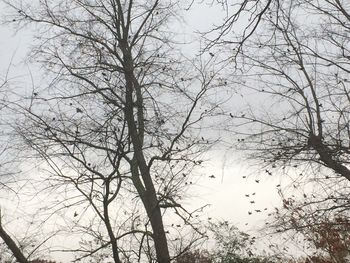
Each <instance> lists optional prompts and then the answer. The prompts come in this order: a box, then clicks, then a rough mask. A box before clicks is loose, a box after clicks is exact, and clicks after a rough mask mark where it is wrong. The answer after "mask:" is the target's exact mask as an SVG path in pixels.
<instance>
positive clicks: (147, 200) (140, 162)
mask: <svg viewBox="0 0 350 263" xmlns="http://www.w3.org/2000/svg"><path fill="white" fill-rule="evenodd" d="M127 50H128V49H127V48H126V47H124V61H125V64H124V67H125V68H124V69H125V82H126V96H125V102H126V103H125V117H126V120H127V124H128V129H129V134H130V137H131V141H132V145H133V148H134V160H135V161H136V164H137V165H136V166H137V168H136V169H138V170H139V172H140V175H141V178H142V182H143V185H144V187H140V186H138V185H135V188H136V189H137V191H138V193H139V194H140V196H141V199H142V202H143V205H144V207H145V209H146V212H147V216H148V218H149V220H150V222H151V227H152V232H153V241H154V245H155V249H156V254H157V261H158V262H159V263H169V262H170V254H169V249H168V243H167V238H166V234H165V230H164V224H163V218H162V214H161V210H160V207H159V205H158V199H157V195H156V191H155V188H154V185H153V181H152V178H151V175H150V171H149V167H148V165H147V162H146V160H145V157H144V153H143V134H144V130H143V123H144V119H143V99H142V92H141V91H140V86H139V85H138V83H137V82H136V80H135V77H134V73H133V70H134V69H133V63H132V57H131V54H130V53H129V51H127ZM134 94H136V103H134V98H133V96H134ZM140 96H141V97H140ZM134 104H135V106H136V107H137V113H136V116H134ZM135 118H137V123H138V124H139V126H137V125H136V120H135ZM134 182H136V180H134Z"/></svg>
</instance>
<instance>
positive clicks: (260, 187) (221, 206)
mask: <svg viewBox="0 0 350 263" xmlns="http://www.w3.org/2000/svg"><path fill="white" fill-rule="evenodd" d="M218 10H219V9H215V8H212V7H209V6H204V7H203V5H202V7H201V8H195V9H193V10H192V11H189V12H188V13H187V16H188V17H187V23H188V25H189V29H188V32H190V29H191V28H192V30H200V31H205V30H206V29H208V28H209V27H210V26H211V25H212V24H213V23H216V22H219V21H220V13H219V11H218ZM0 12H1V15H3V14H4V9H3V8H2V4H1V3H0ZM31 40H32V39H31V35H30V32H27V33H25V31H21V32H20V33H19V34H17V35H15V33H14V30H13V29H11V28H10V27H8V26H6V25H3V26H0V58H1V59H0V73H1V74H2V75H4V74H5V73H6V71H7V70H8V69H9V65H10V64H11V59H12V65H11V67H10V71H9V78H10V79H12V81H14V82H16V85H20V84H21V83H23V85H25V84H24V83H26V81H27V80H28V77H29V71H28V69H27V68H26V66H25V65H24V64H23V62H24V61H25V55H26V53H27V51H28V50H29V47H30V44H31ZM193 52H197V50H193ZM27 85H29V84H27ZM210 155H211V156H208V157H210V158H209V159H210V161H209V162H208V163H207V166H206V169H204V170H203V177H204V179H203V180H201V181H199V183H198V186H196V187H195V188H194V190H193V192H192V193H191V194H192V195H193V196H194V199H193V200H194V201H193V200H192V199H191V200H189V201H188V205H189V206H191V207H196V206H201V205H204V204H206V203H210V204H211V206H210V207H209V208H208V209H207V212H206V213H205V216H207V217H212V218H219V219H225V220H230V221H232V222H233V223H235V224H236V225H237V226H238V227H239V228H241V229H243V230H249V229H251V228H255V227H256V226H258V225H260V226H261V225H262V221H263V219H265V218H266V217H267V213H268V212H270V211H272V209H273V206H274V205H279V204H280V201H279V199H278V195H277V189H276V184H279V183H280V178H277V177H274V178H271V177H268V178H267V177H260V178H259V180H260V181H259V183H257V182H256V180H257V178H258V177H257V176H256V175H258V174H257V171H256V170H255V169H250V168H249V167H247V165H243V164H242V163H239V162H238V161H237V160H238V158H236V157H235V154H234V152H233V151H231V152H227V153H225V152H220V153H217V152H216V153H210ZM212 174H213V175H215V178H214V179H212V178H209V175H212ZM246 176H248V177H247V178H243V177H246ZM253 193H255V195H254V196H253V195H252V194H253ZM246 194H249V195H250V197H254V198H253V199H252V198H250V197H249V198H247V197H245V195H246ZM252 200H255V204H251V203H250V201H252ZM2 202H3V201H2ZM6 202H7V201H6ZM0 205H1V204H0ZM1 206H6V204H2V205H1ZM265 207H266V208H268V210H267V211H263V212H262V213H254V214H253V215H251V216H249V215H248V211H253V210H254V209H261V210H263V209H264V208H265ZM246 223H248V225H246Z"/></svg>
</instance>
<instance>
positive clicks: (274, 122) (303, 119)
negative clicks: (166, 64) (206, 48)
mask: <svg viewBox="0 0 350 263" xmlns="http://www.w3.org/2000/svg"><path fill="white" fill-rule="evenodd" d="M254 3H255V2H254ZM252 4H253V3H252ZM349 13H350V5H349V3H348V2H347V1H337V0H334V1H333V0H329V1H327V0H324V1H284V2H283V3H282V2H279V3H278V5H277V8H276V9H274V10H270V12H268V13H264V14H263V15H262V17H261V20H260V22H259V28H258V29H257V30H256V31H255V32H254V34H252V35H250V36H249V38H247V39H246V40H245V42H244V45H240V47H239V49H235V50H234V49H233V47H235V46H236V43H228V42H225V43H224V42H223V43H221V44H223V45H221V47H222V49H223V50H226V51H227V52H226V53H225V55H227V57H228V58H229V59H231V58H234V59H235V63H234V65H233V66H232V70H234V72H235V74H234V78H235V81H236V82H237V83H239V84H241V85H242V89H241V91H240V93H241V95H242V97H243V100H242V101H243V102H242V103H240V104H239V106H240V108H238V109H236V110H235V112H234V111H232V113H231V114H228V115H229V116H228V118H231V119H232V122H231V126H230V127H228V130H231V131H233V132H234V133H235V135H237V139H238V142H237V143H236V142H235V148H239V149H241V150H244V151H246V152H247V154H248V156H249V157H250V158H252V159H253V160H257V161H258V165H259V169H261V171H263V172H264V173H265V174H266V175H276V174H278V175H284V176H290V177H291V179H292V183H291V185H290V188H289V189H288V191H287V190H286V189H285V190H283V191H286V192H285V196H287V193H288V195H289V196H288V197H284V203H283V205H284V206H289V205H291V204H292V203H293V202H295V200H296V199H301V201H300V202H298V205H297V206H296V207H295V209H294V210H293V212H294V213H296V212H298V213H300V214H302V216H300V217H299V218H298V219H296V218H293V217H291V216H289V217H288V216H286V215H285V214H279V219H280V221H279V224H277V225H275V227H277V229H278V230H279V231H284V230H286V228H288V227H287V225H288V226H289V227H291V226H293V220H294V221H297V223H300V225H299V226H298V227H300V228H303V227H304V228H307V227H309V226H307V225H304V226H303V225H302V220H299V219H300V218H303V219H305V222H309V224H310V225H312V224H322V222H323V223H325V222H326V223H327V222H328V221H327V218H328V219H329V220H331V221H332V220H333V219H334V220H333V221H332V222H328V223H332V224H336V222H337V221H336V220H335V218H339V217H340V218H342V219H344V220H348V218H349V213H348V208H349V207H348V205H349V197H348V196H349V195H348V193H349V180H350V177H349V175H350V173H349V156H350V155H349V143H350V142H349V134H350V133H349V131H350V130H349V109H350V108H349V105H350V104H349V102H350V100H349V93H350V90H349V88H350V86H349V79H348V75H349V70H350V68H349V66H350V60H349V58H350V56H349V54H350V53H349V52H350V42H349V38H348V34H349V29H350V28H349V22H350V20H349V18H350V16H349ZM218 44H220V43H218ZM231 44H232V45H231ZM232 50H233V51H232ZM227 61H228V60H225V62H227ZM228 64H229V63H228ZM242 105H243V106H242ZM231 145H232V143H231ZM237 145H238V146H237ZM236 146H237V147H236ZM305 182H311V184H308V185H307V186H306V187H305V188H303V187H302V186H305V185H304V183H305ZM277 188H280V185H277ZM299 209H303V211H306V212H303V213H302V212H301V210H299ZM316 219H317V220H316ZM298 220H299V221H298ZM287 221H288V224H287ZM305 222H304V223H305ZM283 225H284V226H285V227H282V226H283ZM315 227H316V226H315ZM339 227H341V224H340V226H339ZM336 228H337V227H335V229H336Z"/></svg>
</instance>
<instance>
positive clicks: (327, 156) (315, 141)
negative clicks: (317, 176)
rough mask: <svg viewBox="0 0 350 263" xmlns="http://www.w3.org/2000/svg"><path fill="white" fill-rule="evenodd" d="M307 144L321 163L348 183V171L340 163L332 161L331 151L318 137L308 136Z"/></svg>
mask: <svg viewBox="0 0 350 263" xmlns="http://www.w3.org/2000/svg"><path fill="white" fill-rule="evenodd" d="M309 144H310V145H311V147H313V148H314V149H315V150H316V152H317V153H318V154H319V155H320V160H321V161H322V162H324V163H325V164H326V165H327V166H328V167H329V168H330V169H332V170H333V171H334V172H336V173H337V174H339V175H341V176H343V177H345V178H346V179H347V180H349V181H350V170H349V169H348V168H347V167H346V166H345V165H343V164H342V163H341V162H339V161H337V160H334V158H333V155H332V151H331V149H329V148H328V147H327V146H326V145H324V143H323V142H322V140H321V139H320V137H319V136H315V135H310V138H309Z"/></svg>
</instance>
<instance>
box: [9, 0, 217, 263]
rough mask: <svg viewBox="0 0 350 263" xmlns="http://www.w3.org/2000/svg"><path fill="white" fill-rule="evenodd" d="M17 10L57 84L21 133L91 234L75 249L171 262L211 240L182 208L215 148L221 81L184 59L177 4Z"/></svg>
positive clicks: (41, 96) (63, 207) (31, 109)
mask: <svg viewBox="0 0 350 263" xmlns="http://www.w3.org/2000/svg"><path fill="white" fill-rule="evenodd" d="M7 4H8V6H9V7H11V8H12V10H14V12H13V14H12V15H11V16H10V18H9V21H10V22H14V23H15V24H17V25H18V26H19V27H21V26H23V25H31V24H33V25H35V28H36V30H37V32H38V33H37V35H36V37H37V45H36V46H35V48H34V49H33V52H32V55H31V58H32V59H33V60H34V61H37V62H39V63H41V65H42V66H43V67H44V68H45V70H46V72H47V74H48V76H49V77H52V78H51V82H50V83H49V84H48V85H47V87H44V88H35V89H34V90H33V92H32V95H31V96H30V98H28V100H27V102H26V103H21V104H20V105H19V104H17V105H16V106H17V110H18V111H22V112H24V116H23V121H22V122H19V123H18V125H17V131H18V134H20V135H21V136H22V138H23V139H24V140H25V142H26V143H27V145H28V146H30V147H31V149H33V150H35V152H36V154H37V157H38V158H41V159H43V160H45V161H46V166H48V168H47V169H46V170H47V171H49V172H50V176H49V177H48V178H47V183H48V185H49V186H50V187H49V188H47V189H50V191H53V190H55V191H56V192H59V193H60V194H61V201H60V202H57V203H58V204H57V205H56V206H55V207H54V211H56V214H58V213H60V212H61V211H66V212H64V213H63V212H62V214H63V215H62V218H63V219H62V220H64V223H65V224H67V223H70V224H69V225H70V226H71V228H70V231H72V232H74V233H75V232H76V233H84V235H85V236H83V237H82V239H83V241H82V242H81V243H80V247H78V248H76V249H72V250H70V251H73V252H75V253H82V255H81V256H80V257H78V258H77V259H83V258H87V257H90V258H91V257H94V256H96V257H98V260H99V262H103V260H108V258H110V257H109V256H110V255H111V254H112V258H113V260H114V262H135V261H139V262H140V261H142V260H147V262H154V261H155V260H156V261H157V262H161V263H165V262H170V260H171V258H173V257H176V256H177V255H179V254H181V253H183V252H184V251H186V250H187V249H188V248H189V247H190V246H191V245H192V244H193V243H194V242H197V240H199V239H201V238H203V237H204V236H205V235H204V233H203V232H202V231H201V230H200V228H199V225H198V224H197V223H196V220H194V214H193V213H195V212H196V211H193V212H189V211H187V210H186V209H185V208H184V207H183V205H182V200H183V198H184V197H185V194H186V190H187V188H188V187H189V186H190V185H191V184H192V180H193V179H191V178H192V177H191V174H192V173H193V172H194V168H195V167H196V166H199V165H201V164H202V162H203V160H202V159H201V155H202V153H203V152H205V151H206V150H207V149H208V148H209V147H210V146H211V145H212V143H213V140H211V139H209V138H204V137H203V135H202V133H201V131H202V127H203V126H202V125H203V120H204V119H205V118H206V117H212V116H214V115H215V114H216V113H217V112H218V110H219V109H218V107H217V106H218V101H212V100H211V99H210V96H209V95H210V94H212V92H213V91H214V90H213V89H214V88H216V87H217V86H220V85H221V84H220V82H219V83H218V82H216V81H214V78H215V76H216V73H215V71H214V70H213V68H212V67H211V63H209V62H206V61H204V60H203V59H201V58H200V59H197V61H195V60H190V59H187V58H185V57H184V56H182V55H181V54H180V52H179V48H178V47H177V46H176V45H175V42H173V41H172V39H173V37H174V36H173V34H172V31H171V30H170V29H169V28H168V27H169V24H168V21H171V19H173V18H174V14H175V12H176V7H177V4H178V3H177V2H173V1H158V0H155V1H119V0H110V1H102V0H93V1H91V0H89V1H88V0H74V1H65V0H62V1H58V2H57V1H56V2H52V1H47V0H39V1H36V2H32V1H9V2H7ZM212 60H213V59H211V60H210V61H212ZM48 79H49V78H48ZM142 208H143V209H142ZM170 210H172V211H173V212H175V214H176V216H177V217H178V219H176V220H177V221H176V220H175V219H173V218H172V216H171V215H172V214H169V211H170ZM117 211H118V212H117ZM67 214H68V215H67ZM165 220H168V221H169V223H165ZM171 222H172V223H171ZM102 226H103V228H104V229H103V228H102ZM186 229H192V233H193V235H192V234H188V232H187V234H186V235H183V233H184V231H187V230H186ZM176 232H177V233H176ZM106 251H107V252H106ZM154 251H155V256H154ZM155 258H156V259H155Z"/></svg>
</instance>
